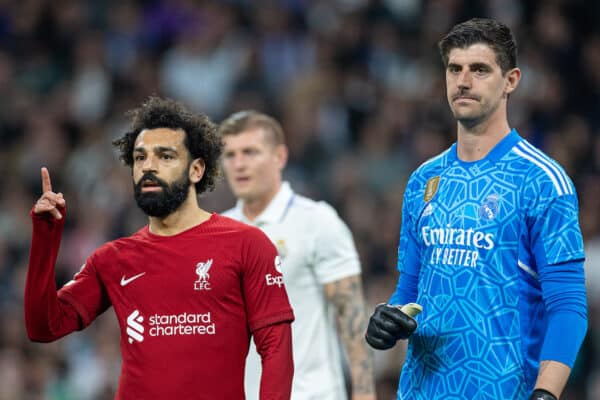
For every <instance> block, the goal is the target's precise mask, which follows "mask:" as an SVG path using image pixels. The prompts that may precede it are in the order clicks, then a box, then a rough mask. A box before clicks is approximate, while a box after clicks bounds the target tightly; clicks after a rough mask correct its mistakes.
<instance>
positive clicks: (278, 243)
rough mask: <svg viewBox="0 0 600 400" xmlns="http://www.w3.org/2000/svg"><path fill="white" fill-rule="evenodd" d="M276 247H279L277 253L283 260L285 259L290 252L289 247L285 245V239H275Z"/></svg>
mask: <svg viewBox="0 0 600 400" xmlns="http://www.w3.org/2000/svg"><path fill="white" fill-rule="evenodd" d="M275 247H276V248H277V253H278V254H279V257H280V258H281V259H282V260H283V259H285V256H287V253H288V249H287V247H286V246H285V240H283V239H277V240H276V241H275Z"/></svg>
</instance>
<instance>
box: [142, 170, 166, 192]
mask: <svg viewBox="0 0 600 400" xmlns="http://www.w3.org/2000/svg"><path fill="white" fill-rule="evenodd" d="M145 181H150V182H152V183H156V184H157V185H160V186H162V187H163V188H167V187H169V185H168V184H167V182H165V181H163V180H162V179H160V178H159V177H157V176H156V175H154V174H152V173H149V172H146V173H145V174H144V175H142V177H141V178H140V180H139V181H137V183H136V184H135V186H136V187H138V188H141V187H142V183H144V182H145Z"/></svg>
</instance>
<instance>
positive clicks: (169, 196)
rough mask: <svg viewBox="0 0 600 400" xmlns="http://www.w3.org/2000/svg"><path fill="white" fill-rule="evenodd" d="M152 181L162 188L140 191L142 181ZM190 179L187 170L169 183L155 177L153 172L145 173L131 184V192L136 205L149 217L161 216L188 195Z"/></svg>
mask: <svg viewBox="0 0 600 400" xmlns="http://www.w3.org/2000/svg"><path fill="white" fill-rule="evenodd" d="M144 181H152V182H153V183H155V184H157V185H159V186H160V187H161V188H162V190H160V191H156V192H142V182H144ZM190 185H191V181H190V178H189V176H188V174H187V171H186V172H185V173H184V174H183V175H182V176H181V178H179V179H178V180H176V181H174V182H173V183H171V184H168V183H167V182H165V181H163V180H162V179H160V178H158V177H156V176H155V175H154V174H150V173H145V174H144V175H143V176H142V177H141V179H140V180H139V181H138V183H134V185H133V193H134V197H135V201H136V203H137V205H138V207H139V208H140V209H141V210H142V211H143V212H144V213H145V214H146V215H148V216H150V217H159V218H163V217H166V216H167V215H169V214H171V213H172V212H173V211H175V210H177V209H178V208H179V206H181V205H182V204H183V202H185V200H186V199H187V197H188V195H189V191H190Z"/></svg>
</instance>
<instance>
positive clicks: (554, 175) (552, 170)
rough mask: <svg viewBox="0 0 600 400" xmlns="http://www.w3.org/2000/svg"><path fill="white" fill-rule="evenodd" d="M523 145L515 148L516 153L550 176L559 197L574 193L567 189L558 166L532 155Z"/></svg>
mask: <svg viewBox="0 0 600 400" xmlns="http://www.w3.org/2000/svg"><path fill="white" fill-rule="evenodd" d="M521 143H523V142H521ZM521 143H519V144H518V145H517V146H515V147H514V149H513V150H514V152H515V153H517V154H518V155H519V156H521V157H523V158H525V159H526V160H529V161H531V162H532V163H534V164H535V165H537V166H538V167H540V168H541V169H542V170H543V171H544V172H545V173H546V174H547V175H548V177H549V178H550V180H551V181H552V183H553V184H554V187H555V188H556V191H557V192H558V195H559V196H562V195H564V194H571V193H572V191H571V188H570V187H569V185H566V187H565V185H564V183H563V182H562V179H561V175H560V173H561V172H560V170H557V169H556V166H553V165H552V164H550V163H549V162H548V161H547V160H544V159H543V158H542V157H540V155H539V154H532V152H531V151H530V150H529V149H527V148H526V147H525V146H524V145H522V144H521ZM559 180H560V182H559Z"/></svg>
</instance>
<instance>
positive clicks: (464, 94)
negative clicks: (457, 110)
mask: <svg viewBox="0 0 600 400" xmlns="http://www.w3.org/2000/svg"><path fill="white" fill-rule="evenodd" d="M458 98H466V99H471V100H476V101H479V100H480V99H481V98H480V97H479V96H476V95H474V94H470V93H469V92H467V91H466V90H461V91H459V92H457V93H455V94H453V95H452V100H453V101H454V100H456V99H458Z"/></svg>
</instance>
